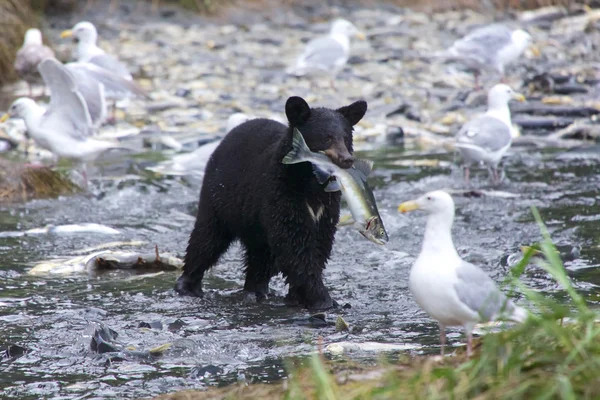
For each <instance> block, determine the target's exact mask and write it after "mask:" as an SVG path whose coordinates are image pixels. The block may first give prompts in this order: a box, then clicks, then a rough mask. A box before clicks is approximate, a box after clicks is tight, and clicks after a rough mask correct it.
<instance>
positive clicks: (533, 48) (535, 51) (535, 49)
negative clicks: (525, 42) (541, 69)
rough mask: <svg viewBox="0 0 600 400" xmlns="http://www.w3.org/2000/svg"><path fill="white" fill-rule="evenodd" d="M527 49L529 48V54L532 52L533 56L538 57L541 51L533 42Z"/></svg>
mask: <svg viewBox="0 0 600 400" xmlns="http://www.w3.org/2000/svg"><path fill="white" fill-rule="evenodd" d="M529 50H531V54H533V56H534V57H535V58H538V57H540V56H541V55H542V51H541V50H540V48H539V47H537V46H536V45H535V44H532V45H531V46H529Z"/></svg>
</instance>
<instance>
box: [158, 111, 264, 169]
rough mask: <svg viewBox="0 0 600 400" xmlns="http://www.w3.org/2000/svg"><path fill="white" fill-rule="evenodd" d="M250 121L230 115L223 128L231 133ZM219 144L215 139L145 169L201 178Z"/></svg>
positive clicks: (218, 140) (249, 117)
mask: <svg viewBox="0 0 600 400" xmlns="http://www.w3.org/2000/svg"><path fill="white" fill-rule="evenodd" d="M251 119H254V118H253V117H251V116H248V115H246V114H244V113H240V112H238V113H234V114H231V115H230V116H229V118H227V125H226V128H225V130H226V133H229V132H231V130H232V129H233V128H235V127H237V126H238V125H241V124H243V123H244V122H246V121H250V120H251ZM220 143H221V139H217V140H215V141H212V142H210V143H207V144H205V145H202V146H200V147H198V148H197V149H196V150H194V151H192V152H189V153H183V154H178V155H176V156H174V157H173V158H172V159H170V160H167V161H163V162H161V163H159V164H158V165H155V166H152V167H148V168H147V169H149V170H150V171H154V172H156V173H159V174H163V175H174V176H198V177H202V176H204V170H205V168H206V164H207V163H208V160H209V159H210V156H211V155H212V153H213V152H214V151H215V149H216V148H217V147H218V146H219V144H220Z"/></svg>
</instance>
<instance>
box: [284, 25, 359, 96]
mask: <svg viewBox="0 0 600 400" xmlns="http://www.w3.org/2000/svg"><path fill="white" fill-rule="evenodd" d="M351 36H356V37H358V38H359V39H361V40H364V39H365V35H364V33H362V32H361V31H359V30H358V29H357V28H356V26H354V24H352V23H351V22H349V21H346V20H345V19H337V20H335V21H333V23H332V25H331V30H330V32H329V34H328V35H326V36H323V37H319V38H315V39H312V40H311V41H309V42H308V43H307V44H306V47H305V49H304V52H303V53H302V54H301V55H300V56H299V57H298V59H297V60H296V63H295V65H293V66H291V67H290V68H288V70H287V72H288V73H289V74H292V75H296V76H303V75H329V77H330V84H331V86H332V87H335V85H334V79H335V77H336V75H337V74H338V73H339V72H340V71H341V70H342V69H343V68H344V66H345V65H346V63H347V62H348V58H349V57H350V37H351Z"/></svg>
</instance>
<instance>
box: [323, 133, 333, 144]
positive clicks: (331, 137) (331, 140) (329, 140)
mask: <svg viewBox="0 0 600 400" xmlns="http://www.w3.org/2000/svg"><path fill="white" fill-rule="evenodd" d="M325 140H326V141H327V143H331V142H333V135H327V139H325Z"/></svg>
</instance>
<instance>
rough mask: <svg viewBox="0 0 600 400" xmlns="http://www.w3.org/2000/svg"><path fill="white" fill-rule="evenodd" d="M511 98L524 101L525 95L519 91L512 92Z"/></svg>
mask: <svg viewBox="0 0 600 400" xmlns="http://www.w3.org/2000/svg"><path fill="white" fill-rule="evenodd" d="M513 99H515V100H517V101H519V102H521V103H522V102H524V101H525V96H523V95H522V94H521V93H514V94H513Z"/></svg>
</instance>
